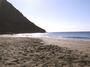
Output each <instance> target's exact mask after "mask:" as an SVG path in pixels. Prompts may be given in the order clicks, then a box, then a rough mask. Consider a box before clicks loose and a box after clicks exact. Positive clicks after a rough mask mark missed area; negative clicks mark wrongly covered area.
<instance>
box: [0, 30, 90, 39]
mask: <svg viewBox="0 0 90 67" xmlns="http://www.w3.org/2000/svg"><path fill="white" fill-rule="evenodd" d="M0 37H48V38H55V39H56V38H57V39H60V38H63V39H77V40H78V39H83V40H90V32H48V33H20V34H12V35H11V34H3V35H0Z"/></svg>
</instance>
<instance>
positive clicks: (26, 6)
mask: <svg viewBox="0 0 90 67" xmlns="http://www.w3.org/2000/svg"><path fill="white" fill-rule="evenodd" d="M8 1H10V2H11V3H12V4H13V5H14V6H15V7H16V8H17V9H19V10H20V11H21V12H22V13H23V14H24V16H26V17H27V18H28V19H29V20H31V21H32V22H34V23H35V24H37V25H38V26H40V27H41V28H44V29H46V31H49V32H51V31H52V32H55V31H90V0H8Z"/></svg>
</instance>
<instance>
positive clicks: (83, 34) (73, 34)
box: [47, 32, 90, 40]
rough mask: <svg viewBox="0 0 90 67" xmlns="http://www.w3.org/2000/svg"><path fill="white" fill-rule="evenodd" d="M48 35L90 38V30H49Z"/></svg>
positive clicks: (67, 37)
mask: <svg viewBox="0 0 90 67" xmlns="http://www.w3.org/2000/svg"><path fill="white" fill-rule="evenodd" d="M47 35H48V36H49V37H53V38H66V39H84V40H90V32H49V33H48V34H47Z"/></svg>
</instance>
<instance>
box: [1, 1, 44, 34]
mask: <svg viewBox="0 0 90 67" xmlns="http://www.w3.org/2000/svg"><path fill="white" fill-rule="evenodd" d="M36 32H45V30H44V29H41V28H40V27H38V26H36V25H35V24H34V23H32V22H31V21H29V20H28V19H27V18H26V17H24V16H23V14H22V13H20V12H19V11H18V10H17V9H16V8H15V7H14V6H13V5H12V4H10V3H9V2H7V0H0V33H36Z"/></svg>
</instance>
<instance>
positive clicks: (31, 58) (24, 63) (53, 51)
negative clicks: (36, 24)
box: [0, 37, 90, 67]
mask: <svg viewBox="0 0 90 67" xmlns="http://www.w3.org/2000/svg"><path fill="white" fill-rule="evenodd" d="M74 44H78V45H79V47H80V48H82V47H84V48H85V50H84V51H79V50H78V49H77V48H76V47H74ZM85 44H86V45H85ZM89 44H90V42H87V41H84V42H83V41H78V42H77V41H67V40H57V39H56V40H55V39H48V38H30V37H0V67H33V66H34V67H43V66H48V67H55V66H59V67H63V66H65V67H70V66H71V65H72V66H74V67H81V65H82V64H83V66H87V67H89V66H90V53H89V52H90V51H89V50H88V51H87V50H86V48H87V47H85V46H87V45H88V47H89V48H90V45H89ZM70 45H71V47H73V49H71V48H70ZM78 45H77V46H78ZM82 45H83V46H82ZM84 45H85V46H84ZM81 46H82V47H81ZM74 48H75V49H74ZM89 48H87V49H89ZM80 50H81V49H80ZM82 58H83V59H82ZM82 61H84V62H82Z"/></svg>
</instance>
